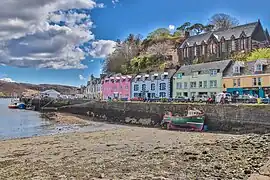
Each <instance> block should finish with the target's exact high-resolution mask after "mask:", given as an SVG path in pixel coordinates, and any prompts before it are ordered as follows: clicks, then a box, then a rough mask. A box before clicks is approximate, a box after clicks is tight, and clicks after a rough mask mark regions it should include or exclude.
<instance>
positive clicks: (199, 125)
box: [161, 115, 205, 131]
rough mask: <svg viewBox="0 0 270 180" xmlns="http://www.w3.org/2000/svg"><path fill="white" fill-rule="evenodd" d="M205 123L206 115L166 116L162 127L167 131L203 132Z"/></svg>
mask: <svg viewBox="0 0 270 180" xmlns="http://www.w3.org/2000/svg"><path fill="white" fill-rule="evenodd" d="M204 122H205V116H204V115H200V116H189V117H178V116H165V117H164V118H163V120H162V123H161V125H162V126H163V127H165V128H167V129H175V130H191V131H202V130H203V127H204Z"/></svg>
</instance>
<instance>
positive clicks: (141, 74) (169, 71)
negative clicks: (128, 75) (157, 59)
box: [132, 69, 176, 81]
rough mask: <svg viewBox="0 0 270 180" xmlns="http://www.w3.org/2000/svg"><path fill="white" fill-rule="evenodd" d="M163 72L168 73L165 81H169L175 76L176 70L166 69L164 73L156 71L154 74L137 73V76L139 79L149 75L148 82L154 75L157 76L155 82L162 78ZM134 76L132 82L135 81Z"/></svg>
mask: <svg viewBox="0 0 270 180" xmlns="http://www.w3.org/2000/svg"><path fill="white" fill-rule="evenodd" d="M164 72H168V75H167V76H166V78H165V79H170V78H171V77H172V76H173V75H174V74H175V72H176V70H175V69H168V70H166V71H159V72H157V71H156V72H150V73H139V74H137V75H140V76H141V77H143V76H145V75H147V74H148V75H149V80H150V79H151V76H154V75H155V74H158V76H157V77H156V79H155V80H160V79H161V76H162V74H164ZM137 75H136V76H137ZM136 76H134V78H133V80H132V81H135V78H136ZM141 80H142V79H140V80H139V81H141Z"/></svg>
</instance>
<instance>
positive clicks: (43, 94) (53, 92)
mask: <svg viewBox="0 0 270 180" xmlns="http://www.w3.org/2000/svg"><path fill="white" fill-rule="evenodd" d="M60 95H61V94H60V93H59V92H57V91H56V90H54V89H50V90H46V91H43V92H40V97H49V98H54V99H57V98H59V97H60Z"/></svg>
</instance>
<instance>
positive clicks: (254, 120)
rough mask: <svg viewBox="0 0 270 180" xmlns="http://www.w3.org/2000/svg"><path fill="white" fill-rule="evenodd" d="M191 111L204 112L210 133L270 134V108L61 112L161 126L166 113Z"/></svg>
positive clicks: (112, 106) (111, 107) (102, 107)
mask: <svg viewBox="0 0 270 180" xmlns="http://www.w3.org/2000/svg"><path fill="white" fill-rule="evenodd" d="M188 108H197V109H200V110H203V111H204V112H205V114H206V125H207V126H208V130H210V131H223V132H230V133H232V132H235V133H269V132H270V106H269V105H211V104H209V105H208V104H173V103H171V104H170V103H141V102H138V103H134V102H89V103H84V104H78V105H72V106H64V107H61V108H58V109H57V111H60V112H68V113H73V114H79V115H86V116H91V117H93V118H94V119H95V120H98V121H107V122H110V123H121V124H135V125H141V126H147V127H159V125H160V122H161V120H162V117H163V115H164V113H165V112H166V111H171V112H172V113H178V114H179V115H185V113H186V112H187V109H188Z"/></svg>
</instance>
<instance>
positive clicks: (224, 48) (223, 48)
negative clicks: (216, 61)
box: [221, 42, 226, 52]
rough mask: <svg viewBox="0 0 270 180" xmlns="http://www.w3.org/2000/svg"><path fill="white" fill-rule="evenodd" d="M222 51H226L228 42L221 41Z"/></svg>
mask: <svg viewBox="0 0 270 180" xmlns="http://www.w3.org/2000/svg"><path fill="white" fill-rule="evenodd" d="M221 52H226V44H225V42H221Z"/></svg>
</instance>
